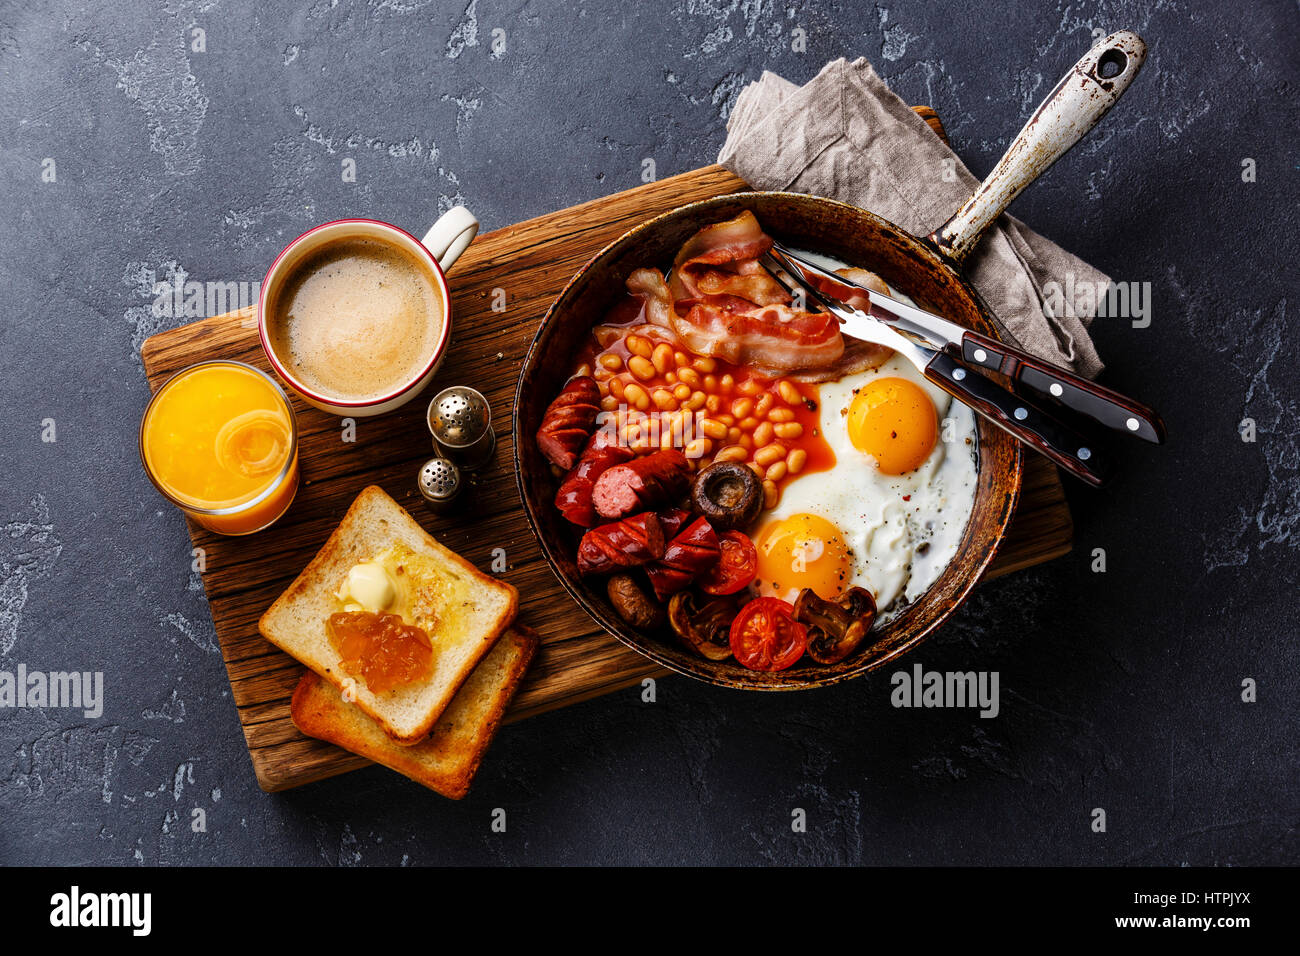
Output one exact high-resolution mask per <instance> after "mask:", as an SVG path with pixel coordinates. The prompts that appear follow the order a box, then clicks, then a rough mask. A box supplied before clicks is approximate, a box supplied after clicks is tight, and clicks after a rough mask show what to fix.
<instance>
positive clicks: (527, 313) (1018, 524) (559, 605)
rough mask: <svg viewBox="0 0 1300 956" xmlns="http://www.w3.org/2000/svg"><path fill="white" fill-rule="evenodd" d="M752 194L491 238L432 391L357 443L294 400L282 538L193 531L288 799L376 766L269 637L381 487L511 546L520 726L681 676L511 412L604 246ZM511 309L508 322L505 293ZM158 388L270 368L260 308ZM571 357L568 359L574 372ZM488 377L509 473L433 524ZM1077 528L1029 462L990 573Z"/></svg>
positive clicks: (168, 352)
mask: <svg viewBox="0 0 1300 956" xmlns="http://www.w3.org/2000/svg"><path fill="white" fill-rule="evenodd" d="M745 188H747V187H746V185H745V183H744V182H743V181H742V180H740V179H738V178H737V177H735V176H733V175H732V174H730V173H728V172H727V171H726V170H724V169H722V168H721V167H719V166H709V167H706V168H704V169H700V170H695V171H693V172H689V173H685V174H683V175H680V176H675V177H672V178H671V179H665V180H663V181H661V182H657V183H651V184H648V185H645V186H641V187H638V188H636V189H632V190H628V191H626V192H622V193H618V194H616V195H613V196H608V197H605V198H602V199H597V200H593V201H591V202H587V203H583V204H582V205H579V206H574V207H571V208H569V209H564V210H560V211H559V212H555V213H551V214H549V215H546V216H541V217H538V218H536V219H531V220H528V221H527V222H522V223H519V224H517V225H514V226H507V227H506V228H503V229H498V230H495V231H493V232H490V233H485V234H483V235H481V236H479V237H478V238H477V239H476V240H475V242H474V243H473V245H471V246H470V248H469V250H468V251H466V252H465V254H464V255H463V256H462V257H461V259H460V261H459V262H457V264H456V267H455V268H454V269H453V270H452V273H451V276H450V280H451V285H452V314H453V317H454V320H453V334H452V342H451V347H450V350H449V352H448V354H447V357H446V360H445V361H444V362H443V365H442V368H441V369H440V370H439V373H438V376H437V378H436V379H435V380H434V382H433V383H432V384H431V385H430V387H429V390H428V392H427V393H426V395H425V396H424V398H425V399H426V400H421V399H420V398H417V399H415V400H414V401H412V402H411V403H409V404H408V405H407V406H406V407H404V408H402V409H399V410H398V411H396V412H393V413H391V414H389V415H385V416H381V417H379V418H373V419H364V418H363V419H357V421H356V440H355V442H351V443H347V442H344V441H343V440H342V438H343V432H342V428H341V426H340V420H339V419H338V418H336V417H334V416H332V415H327V414H325V413H324V412H320V411H317V410H316V409H314V408H311V407H310V406H308V405H306V404H305V403H302V402H300V401H298V400H297V399H295V400H294V408H295V411H296V412H297V415H298V426H299V432H300V435H299V441H300V446H299V447H300V454H301V467H302V482H301V485H300V488H299V490H298V496H297V498H296V500H295V501H294V504H293V506H292V507H291V508H290V509H289V512H288V513H287V514H286V515H285V516H284V518H282V519H281V520H280V521H279V522H278V523H277V524H276V525H274V526H273V527H272V528H270V529H268V530H267V531H263V532H260V533H258V534H256V535H252V536H249V537H246V538H225V537H221V536H219V535H215V534H212V533H211V532H209V531H207V530H205V529H203V528H201V527H199V526H198V525H196V524H194V523H192V522H191V523H190V537H191V539H192V541H193V543H194V546H195V547H200V548H203V549H204V550H205V552H206V563H207V570H206V572H205V573H204V575H203V583H204V588H205V590H206V591H207V596H208V602H209V604H210V606H211V609H212V617H213V623H214V625H215V627H216V633H217V638H218V641H219V642H220V645H221V652H222V656H223V657H224V659H225V662H226V668H227V670H228V672H229V675H230V684H231V689H232V693H233V697H234V701H235V706H236V707H237V708H238V712H239V720H240V723H241V725H242V726H243V729H244V735H245V738H246V740H247V743H248V749H249V753H250V754H251V756H252V760H253V767H254V770H255V771H256V774H257V779H258V782H259V783H260V784H261V785H262V787H263V788H264V789H266V790H270V791H274V790H284V789H288V788H290V787H294V786H298V785H300V784H304V783H308V782H311V781H313V780H319V779H322V778H325V777H329V776H332V775H334V774H338V773H343V772H345V771H348V770H353V769H356V768H358V767H361V766H365V765H366V764H367V761H365V760H363V759H362V758H360V757H356V756H354V755H352V754H349V753H347V752H345V751H342V750H340V749H338V748H337V747H334V746H332V745H330V744H327V743H324V742H323V741H318V740H314V739H311V738H307V737H304V736H303V735H302V734H300V733H299V732H298V730H297V728H295V727H294V726H293V723H292V721H291V720H290V717H289V699H290V697H291V695H292V693H293V689H294V686H295V685H296V683H297V681H298V677H299V675H300V674H301V666H300V665H299V664H298V663H297V662H296V661H294V660H292V659H291V658H289V657H288V656H286V655H285V654H284V653H282V652H281V651H279V650H278V649H276V648H275V647H273V646H272V645H270V644H269V643H267V642H266V641H265V640H264V639H263V638H262V637H261V635H260V634H259V633H258V631H257V620H258V618H259V617H260V616H261V614H262V612H263V611H265V610H266V608H267V607H268V606H269V605H270V604H271V602H272V601H274V600H275V598H276V597H277V596H278V595H279V594H280V592H281V591H282V590H283V589H284V588H285V587H286V586H287V585H288V584H289V583H290V582H291V581H292V580H293V579H294V577H296V576H297V574H298V572H299V571H300V570H301V569H302V568H303V567H304V566H305V565H306V564H307V562H308V561H309V560H310V559H311V557H312V555H314V554H315V552H316V550H317V549H318V548H319V547H320V546H321V544H323V543H324V541H325V539H326V538H327V537H328V536H329V534H330V532H331V531H333V529H334V526H335V525H336V524H337V522H338V521H339V519H340V518H341V517H342V516H343V513H344V512H345V511H346V510H347V508H348V505H349V504H350V503H351V502H352V499H353V498H354V497H355V496H356V494H357V493H358V492H359V491H360V490H361V489H362V488H363V487H365V486H366V485H368V484H372V483H373V484H378V485H380V486H382V487H383V488H384V490H385V491H387V492H388V493H389V494H391V495H392V496H393V497H394V498H395V499H396V500H397V501H398V502H400V503H401V504H402V505H403V506H405V507H406V508H407V509H408V510H409V511H410V512H411V513H412V514H413V515H414V516H415V517H416V519H417V520H419V521H420V522H421V523H422V524H423V525H424V526H425V527H426V528H427V529H428V530H429V531H430V532H431V533H432V534H433V535H434V536H435V537H436V538H437V539H438V540H439V541H441V542H442V543H443V544H445V545H446V546H448V547H450V548H452V549H453V550H455V551H457V552H459V553H461V554H463V555H464V556H465V557H466V558H467V559H468V560H470V561H472V562H473V563H474V564H476V565H478V566H479V567H481V568H484V569H487V568H489V567H490V566H491V564H492V559H493V552H494V550H495V549H497V548H502V549H504V551H505V557H506V561H507V565H508V567H507V570H506V571H505V572H504V575H503V576H504V577H505V579H506V580H508V581H510V582H511V583H512V584H514V585H515V586H516V587H517V588H519V591H520V598H521V601H520V620H522V621H523V622H524V623H526V624H528V625H529V626H531V627H533V628H534V629H536V630H537V631H538V632H539V633H540V634H541V635H542V639H543V645H542V648H541V650H540V651H539V653H538V655H537V658H536V659H535V660H534V662H533V665H532V668H531V670H530V671H529V674H528V676H527V678H526V680H525V682H524V685H523V687H522V688H521V689H520V692H519V694H518V696H517V697H516V698H515V701H514V703H513V705H512V707H511V710H510V713H509V715H508V717H507V721H511V720H519V719H521V718H524V717H529V716H532V715H534V714H538V713H542V712H544V711H547V710H552V709H555V708H557V707H564V706H567V705H569V704H574V703H578V702H579V701H583V700H588V699H590V698H593V697H596V696H599V695H601V694H606V693H609V692H611V691H614V690H618V689H620V688H624V687H628V686H631V685H634V684H637V683H638V682H640V681H641V680H642V679H643V678H645V677H647V676H655V677H658V676H663V675H665V674H667V673H668V672H667V671H665V670H663V669H662V668H660V667H659V666H658V665H656V664H654V663H652V662H650V661H648V660H646V659H645V658H643V657H641V656H640V655H638V654H637V653H636V652H635V651H632V650H631V649H629V648H627V647H625V646H624V645H622V644H620V643H618V642H617V641H616V640H614V638H612V637H610V636H609V635H608V634H606V633H605V632H604V631H601V630H597V629H595V627H594V625H593V623H592V621H591V619H590V618H588V617H587V616H586V615H585V614H584V613H583V611H582V610H581V609H580V608H578V606H577V605H576V604H574V603H573V602H572V601H571V600H570V599H569V598H568V596H567V595H566V594H565V593H564V591H563V590H562V589H561V587H560V585H559V582H558V581H557V580H556V579H555V576H554V575H553V574H552V572H551V570H550V568H549V567H548V566H547V565H546V563H545V562H544V561H543V559H542V557H541V555H540V552H539V550H538V548H537V544H536V542H535V541H534V540H533V537H532V533H531V532H530V530H529V529H528V526H527V524H526V522H525V520H524V516H523V513H522V510H521V509H520V505H519V500H518V495H517V493H516V489H515V483H514V476H513V473H512V471H511V466H510V462H511V461H512V456H513V450H512V448H511V447H510V438H509V435H510V414H511V402H512V398H513V393H514V387H515V381H516V377H517V374H518V371H519V365H520V362H521V361H522V359H523V356H524V353H525V352H526V351H527V349H528V345H529V343H530V342H531V340H532V337H533V333H534V331H535V329H536V327H537V324H538V322H539V321H540V320H541V317H542V315H543V314H544V313H545V311H546V309H547V307H548V306H549V305H550V303H551V301H552V300H553V299H554V298H555V297H556V296H557V295H558V294H559V292H560V290H561V289H562V288H563V287H564V285H565V284H566V283H567V282H568V281H569V279H570V278H571V277H572V276H573V274H574V273H575V272H577V271H578V269H579V268H580V267H581V266H582V265H583V264H584V263H586V262H587V261H588V260H589V259H590V258H591V257H592V256H593V255H595V254H596V253H597V252H598V251H599V250H600V249H601V248H602V247H603V246H605V245H606V244H607V243H608V242H610V241H611V240H613V239H615V238H617V237H618V236H619V235H620V234H621V233H623V232H624V231H626V230H627V229H629V228H631V227H632V226H634V225H636V224H637V223H639V222H641V221H643V220H645V219H648V218H650V217H651V216H654V215H657V214H659V213H661V212H667V211H668V210H670V209H672V208H675V207H677V206H680V205H683V204H685V203H688V202H693V201H695V200H698V199H705V198H708V197H710V196H715V195H719V194H722V193H730V192H736V191H739V190H742V189H745ZM494 289H502V290H504V292H505V296H506V303H507V308H506V309H505V311H503V312H494V311H493V310H492V308H491V305H492V301H493V295H494V293H493V290H494ZM142 354H143V359H144V366H145V371H146V374H147V376H148V379H149V383H150V386H151V387H152V388H153V389H155V390H156V389H157V388H158V387H159V386H160V385H161V384H162V383H163V382H164V381H165V380H166V379H167V378H168V377H169V376H170V375H171V374H173V373H174V372H176V371H178V370H180V369H182V368H184V367H186V366H188V365H191V364H193V363H195V362H198V361H202V360H204V359H209V358H232V359H238V360H240V361H244V362H248V363H249V364H251V365H255V366H257V367H258V368H262V369H265V370H267V371H269V366H268V365H267V363H266V360H265V357H264V356H263V354H262V350H261V347H260V345H259V342H258V337H257V327H256V317H255V310H253V309H245V310H241V311H239V312H233V313H229V314H227V315H222V316H217V317H215V318H209V319H204V320H202V321H199V322H195V323H193V324H191V325H186V326H183V327H181V328H177V329H173V330H170V331H167V332H162V333H160V334H158V335H155V336H152V337H151V338H149V339H148V340H147V341H146V342H145V343H144V347H143V349H142ZM566 358H567V356H557V357H556V359H557V361H562V360H564V359H566ZM461 383H463V384H470V385H473V386H474V387H475V388H478V389H479V390H480V391H482V392H483V393H484V394H485V395H486V396H487V398H488V400H489V402H490V403H491V405H492V411H493V426H494V428H495V429H496V433H497V436H498V445H497V450H496V459H495V462H494V464H493V465H492V466H491V467H489V468H487V469H485V470H483V471H481V472H479V473H477V474H475V475H473V476H471V481H470V483H469V487H467V488H466V490H465V491H464V492H463V493H462V497H461V499H460V507H459V508H458V509H457V510H456V511H455V512H454V513H452V514H449V515H440V516H435V515H433V514H432V513H431V512H430V511H429V510H428V509H427V508H426V507H425V505H424V501H423V499H422V498H420V496H419V495H418V493H417V492H416V490H415V475H416V470H417V469H418V467H419V465H420V463H421V462H423V461H424V460H425V459H426V458H428V457H429V456H430V455H431V454H432V444H431V440H430V437H429V432H428V429H427V428H426V426H425V422H424V412H425V407H426V405H427V398H428V397H431V396H432V395H433V394H435V393H436V392H437V391H438V389H440V388H443V387H445V386H447V385H452V384H461ZM1072 530H1073V529H1072V523H1071V520H1070V514H1069V510H1068V508H1067V507H1066V504H1065V497H1064V493H1063V491H1062V488H1061V484H1060V480H1059V478H1058V477H1057V474H1056V470H1055V468H1054V467H1053V466H1052V465H1051V464H1050V463H1048V462H1046V461H1045V460H1043V459H1041V458H1040V457H1038V456H1036V455H1031V456H1029V460H1028V461H1027V465H1026V470H1025V484H1024V491H1023V495H1022V498H1021V504H1020V509H1019V512H1018V514H1017V515H1016V518H1015V521H1014V523H1013V524H1012V527H1011V529H1010V531H1009V532H1008V535H1007V538H1006V541H1005V542H1004V544H1003V546H1002V550H1001V551H1000V553H999V554H998V557H997V559H996V561H995V563H994V564H993V566H992V568H991V569H990V571H989V574H988V576H989V577H994V576H997V575H1000V574H1006V573H1008V572H1010V571H1014V570H1017V569H1019V568H1024V567H1028V566H1030V565H1033V564H1037V563H1039V562H1042V561H1046V560H1048V559H1050V558H1054V557H1057V556H1059V555H1062V554H1064V553H1066V552H1067V551H1069V549H1070V542H1071V537H1072Z"/></svg>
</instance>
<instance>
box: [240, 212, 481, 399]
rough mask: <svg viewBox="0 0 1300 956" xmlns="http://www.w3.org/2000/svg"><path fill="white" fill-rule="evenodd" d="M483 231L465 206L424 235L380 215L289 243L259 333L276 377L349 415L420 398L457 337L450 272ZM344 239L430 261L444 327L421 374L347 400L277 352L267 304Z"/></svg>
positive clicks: (264, 294) (264, 292)
mask: <svg viewBox="0 0 1300 956" xmlns="http://www.w3.org/2000/svg"><path fill="white" fill-rule="evenodd" d="M477 234H478V220H477V219H476V218H474V214H473V213H471V212H470V211H469V210H468V209H466V208H465V207H464V206H456V207H455V208H453V209H449V210H447V212H445V213H444V214H443V215H442V216H440V217H439V219H438V221H437V222H435V223H434V224H433V226H432V227H430V229H429V231H428V232H426V233H425V234H424V238H423V239H416V238H415V237H414V236H413V235H411V234H410V233H409V232H407V231H406V230H404V229H399V228H398V227H397V226H394V225H391V224H389V223H386V222H380V221H379V220H377V219H338V220H335V221H334V222H327V223H325V224H324V225H321V226H317V227H316V228H315V229H309V230H308V231H307V232H304V233H303V234H302V235H301V236H299V237H298V238H297V239H295V240H294V241H293V242H291V243H289V245H287V246H286V247H285V248H284V251H283V252H281V253H280V254H279V255H278V256H277V257H276V259H275V262H273V263H271V268H270V269H269V270H268V271H267V273H266V278H265V279H263V280H262V289H261V296H260V297H259V299H258V303H257V330H258V334H259V335H260V336H261V339H262V349H263V351H265V352H266V358H267V361H269V362H270V363H271V367H272V368H273V369H274V370H275V373H276V375H278V376H280V378H281V380H282V381H283V382H284V383H285V384H286V385H288V386H289V387H290V388H291V389H293V391H294V392H296V393H297V394H298V395H299V396H301V397H302V399H303V401H305V402H307V403H308V404H310V405H314V406H315V407H316V408H319V409H321V410H322V411H326V412H331V413H333V414H335V415H341V416H344V417H349V416H350V417H357V418H360V417H365V416H369V415H382V414H383V413H384V412H390V411H392V410H393V409H395V408H400V407H401V406H402V405H405V404H406V403H407V402H409V401H410V400H411V399H413V398H415V396H417V395H419V394H420V392H422V391H423V390H424V389H425V388H426V387H427V386H428V384H429V382H430V381H432V380H433V377H434V375H436V374H437V372H438V366H439V365H441V364H442V359H443V356H444V355H446V352H447V346H448V344H449V343H450V341H451V323H452V315H451V291H450V288H449V287H448V285H447V275H446V272H447V270H448V269H450V268H451V267H452V265H453V264H454V263H455V262H456V260H457V259H458V258H459V257H460V254H461V253H462V252H464V251H465V250H466V249H467V248H469V244H470V243H471V242H473V241H474V237H475V236H476V235H477ZM338 239H377V240H379V241H380V242H382V243H386V244H390V245H395V246H399V247H401V248H402V249H405V250H406V251H407V252H408V253H409V254H410V255H411V256H412V257H414V258H415V259H416V261H418V262H424V263H427V264H428V266H429V271H430V274H431V275H432V276H434V278H435V286H436V287H437V290H438V295H439V296H440V297H441V304H442V316H443V322H442V330H441V333H440V334H439V336H438V341H437V344H436V345H435V347H434V349H433V351H432V353H431V354H429V355H428V356H425V357H424V358H425V361H424V362H422V363H421V366H420V371H419V373H418V374H416V375H415V377H413V378H411V379H410V380H408V381H406V382H404V383H402V385H401V386H400V387H397V388H394V389H393V390H392V391H390V392H389V393H387V394H384V395H378V396H374V397H371V398H366V399H362V400H346V399H342V398H339V397H338V396H331V395H326V394H322V393H321V392H320V391H319V389H315V388H311V387H309V386H307V385H306V384H304V383H303V382H302V381H301V380H300V379H299V377H298V376H296V375H295V374H294V372H293V369H292V367H291V365H290V363H289V362H287V361H286V360H285V358H284V357H283V356H281V355H279V354H277V353H276V351H275V348H274V346H273V345H272V337H271V336H270V335H268V333H267V328H266V323H267V318H268V317H267V304H268V303H269V302H272V301H274V297H275V293H276V292H278V291H279V288H280V286H281V285H282V284H283V283H284V281H285V279H286V278H288V277H289V276H290V275H292V273H293V271H294V269H295V268H296V267H297V266H298V264H299V263H301V262H302V261H303V260H304V259H305V258H306V257H307V256H310V255H311V254H312V253H313V252H315V251H316V250H317V249H319V248H320V247H321V246H323V245H325V244H326V243H328V242H333V241H335V240H338Z"/></svg>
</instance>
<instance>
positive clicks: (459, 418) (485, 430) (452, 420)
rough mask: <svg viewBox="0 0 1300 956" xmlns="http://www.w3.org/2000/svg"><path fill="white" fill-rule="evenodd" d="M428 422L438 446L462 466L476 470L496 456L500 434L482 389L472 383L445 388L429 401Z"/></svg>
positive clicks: (443, 452)
mask: <svg viewBox="0 0 1300 956" xmlns="http://www.w3.org/2000/svg"><path fill="white" fill-rule="evenodd" d="M428 423H429V431H430V432H431V433H432V434H433V444H434V447H435V448H436V449H437V450H438V452H439V453H440V454H441V455H443V456H444V457H445V458H448V459H450V460H451V461H452V462H453V463H454V464H455V465H456V466H457V467H458V468H460V469H461V470H463V471H473V470H474V469H475V468H481V467H482V466H483V465H485V464H487V463H488V462H489V461H491V460H492V454H493V452H495V451H496V447H497V436H496V432H494V431H493V430H492V410H491V409H490V408H489V407H488V402H487V399H486V398H484V397H483V395H482V393H481V392H479V391H477V390H475V389H472V388H470V387H469V386H468V385H453V386H452V387H451V388H444V389H443V390H442V391H441V392H439V393H438V394H437V395H435V396H434V397H433V401H431V402H430V403H429V411H428Z"/></svg>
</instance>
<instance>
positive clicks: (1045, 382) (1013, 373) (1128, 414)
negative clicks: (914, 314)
mask: <svg viewBox="0 0 1300 956" xmlns="http://www.w3.org/2000/svg"><path fill="white" fill-rule="evenodd" d="M961 354H962V358H963V359H965V360H966V362H967V364H970V365H978V366H980V367H981V368H987V369H992V370H993V371H994V372H1000V373H1002V374H1003V375H1005V376H1007V378H1009V379H1011V380H1012V381H1015V382H1021V383H1023V384H1025V385H1028V386H1029V387H1030V388H1032V389H1033V390H1034V391H1036V392H1039V393H1041V394H1043V395H1050V396H1051V397H1052V398H1055V399H1056V400H1057V401H1058V402H1060V403H1061V404H1062V405H1064V406H1065V407H1066V408H1071V409H1073V410H1074V411H1076V412H1079V413H1081V414H1083V415H1087V416H1088V417H1089V418H1091V419H1093V420H1094V421H1098V422H1100V423H1101V424H1103V425H1105V426H1106V427H1107V428H1109V429H1112V430H1113V431H1117V432H1123V433H1124V434H1125V435H1136V436H1137V437H1138V438H1141V439H1143V440H1144V441H1149V442H1151V443H1152V444H1155V445H1159V444H1162V443H1163V442H1164V440H1165V423H1164V422H1163V421H1161V419H1160V416H1159V415H1158V414H1156V412H1155V411H1154V410H1153V409H1150V408H1147V407H1146V406H1145V405H1143V404H1142V403H1141V402H1136V401H1134V400H1133V399H1131V398H1129V397H1128V396H1127V395H1121V394H1120V393H1119V392H1117V391H1115V390H1114V389H1110V388H1106V387H1105V386H1104V385H1098V384H1097V383H1095V382H1090V381H1088V380H1087V379H1086V378H1081V377H1080V376H1078V375H1075V374H1074V373H1073V372H1071V371H1070V370H1069V369H1064V368H1061V367H1060V366H1059V365H1053V364H1052V363H1051V362H1045V361H1043V360H1042V359H1040V358H1038V357H1037V356H1035V355H1031V354H1030V353H1028V352H1026V351H1024V350H1023V349H1018V348H1016V347H1015V346H1013V345H1008V344H1007V343H1005V342H999V341H998V340H997V339H991V338H989V337H988V336H987V335H980V334H979V333H978V332H967V333H966V334H965V335H963V336H962V340H961Z"/></svg>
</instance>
